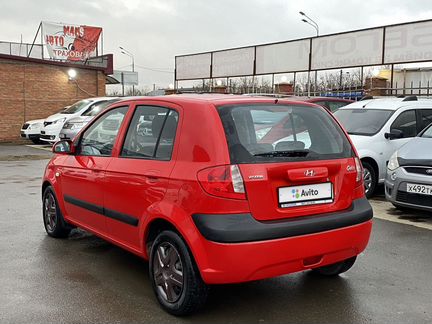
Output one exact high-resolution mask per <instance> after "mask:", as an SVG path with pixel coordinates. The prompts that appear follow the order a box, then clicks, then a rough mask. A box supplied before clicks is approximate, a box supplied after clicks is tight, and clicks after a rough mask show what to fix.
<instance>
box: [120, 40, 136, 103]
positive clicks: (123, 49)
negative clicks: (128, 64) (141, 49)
mask: <svg viewBox="0 0 432 324" xmlns="http://www.w3.org/2000/svg"><path fill="white" fill-rule="evenodd" d="M119 48H120V49H121V53H122V54H125V55H127V56H129V57H130V58H131V59H132V72H135V58H134V56H133V54H132V53H131V52H129V51H128V50H126V49H125V48H124V47H121V46H119ZM132 95H133V96H134V95H135V85H134V84H132Z"/></svg>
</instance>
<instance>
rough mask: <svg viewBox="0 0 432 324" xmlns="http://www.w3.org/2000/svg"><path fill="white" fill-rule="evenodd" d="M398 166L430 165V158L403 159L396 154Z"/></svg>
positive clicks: (431, 163)
mask: <svg viewBox="0 0 432 324" xmlns="http://www.w3.org/2000/svg"><path fill="white" fill-rule="evenodd" d="M397 159H398V163H399V166H425V167H432V160H430V159H404V158H402V157H400V156H398V158H397Z"/></svg>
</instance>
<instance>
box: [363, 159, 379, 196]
mask: <svg viewBox="0 0 432 324" xmlns="http://www.w3.org/2000/svg"><path fill="white" fill-rule="evenodd" d="M362 165H363V181H364V186H365V195H366V198H368V199H369V198H371V197H372V196H373V195H374V193H375V189H376V186H377V183H378V177H377V174H376V171H375V169H374V168H373V167H372V165H371V164H369V163H368V162H362Z"/></svg>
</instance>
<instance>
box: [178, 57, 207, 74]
mask: <svg viewBox="0 0 432 324" xmlns="http://www.w3.org/2000/svg"><path fill="white" fill-rule="evenodd" d="M175 65H176V80H191V79H208V78H210V65H211V54H210V53H204V54H195V55H188V56H177V57H176V59H175Z"/></svg>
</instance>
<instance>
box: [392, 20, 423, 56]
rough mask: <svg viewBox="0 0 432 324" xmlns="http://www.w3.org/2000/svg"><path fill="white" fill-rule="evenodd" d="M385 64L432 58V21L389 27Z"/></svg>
mask: <svg viewBox="0 0 432 324" xmlns="http://www.w3.org/2000/svg"><path fill="white" fill-rule="evenodd" d="M385 33H386V35H385V61H384V63H385V64H391V63H400V62H403V63H406V62H419V61H431V60H432V21H426V22H419V23H412V24H404V25H399V26H391V27H387V28H386V30H385Z"/></svg>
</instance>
